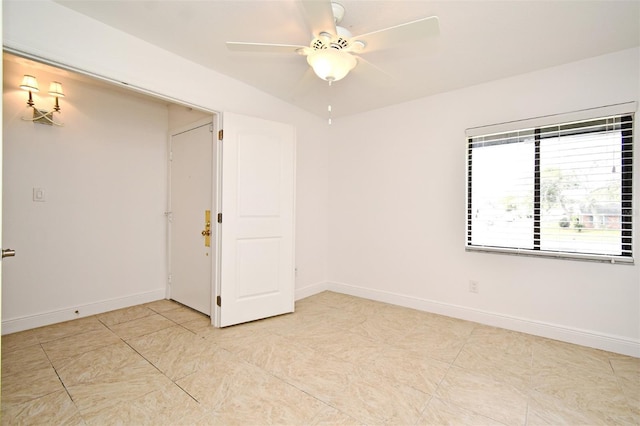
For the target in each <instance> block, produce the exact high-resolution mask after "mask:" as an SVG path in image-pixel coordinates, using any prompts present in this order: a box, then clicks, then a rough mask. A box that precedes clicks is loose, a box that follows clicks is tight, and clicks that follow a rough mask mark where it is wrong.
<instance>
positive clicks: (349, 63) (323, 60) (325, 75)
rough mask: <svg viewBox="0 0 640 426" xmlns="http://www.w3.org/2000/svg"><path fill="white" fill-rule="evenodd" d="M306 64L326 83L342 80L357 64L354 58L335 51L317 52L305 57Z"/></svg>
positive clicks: (345, 53)
mask: <svg viewBox="0 0 640 426" xmlns="http://www.w3.org/2000/svg"><path fill="white" fill-rule="evenodd" d="M307 62H308V63H309V65H311V68H313V71H314V72H315V73H316V75H317V76H318V77H320V78H321V79H323V80H326V81H338V80H342V79H343V78H345V77H346V76H347V74H349V71H351V70H352V69H353V68H354V67H355V66H356V64H357V61H356V58H355V57H354V56H352V55H351V54H349V53H347V52H342V51H340V50H336V49H322V50H317V51H315V52H313V53H312V54H311V55H309V56H307Z"/></svg>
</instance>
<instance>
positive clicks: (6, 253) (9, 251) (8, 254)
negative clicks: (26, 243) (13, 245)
mask: <svg viewBox="0 0 640 426" xmlns="http://www.w3.org/2000/svg"><path fill="white" fill-rule="evenodd" d="M15 255H16V251H15V250H12V249H2V258H3V259H4V258H5V257H13V256H15Z"/></svg>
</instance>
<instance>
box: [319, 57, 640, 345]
mask: <svg viewBox="0 0 640 426" xmlns="http://www.w3.org/2000/svg"><path fill="white" fill-rule="evenodd" d="M469 72H473V71H472V70H470V71H469ZM639 76H640V70H639V55H638V49H632V50H627V51H622V52H619V53H615V54H611V55H607V56H603V57H598V58H593V59H590V60H586V61H582V62H577V63H571V64H567V65H564V66H560V67H557V68H552V69H547V70H543V71H539V72H535V73H531V74H526V75H522V76H518V77H514V78H509V79H504V80H500V81H495V82H492V83H488V84H483V85H479V86H474V87H470V88H467V89H463V90H458V91H455V92H449V93H445V94H441V95H437V96H432V97H429V98H424V99H421V100H417V101H415V102H410V103H406V104H402V105H398V106H394V107H389V108H385V109H381V110H377V111H372V112H369V113H365V114H360V115H357V116H352V117H350V118H346V119H342V120H337V122H336V123H335V125H334V126H333V134H332V137H333V138H332V139H333V140H332V142H331V148H330V166H329V194H330V196H329V207H330V208H329V211H330V220H329V230H330V235H329V253H330V255H329V281H330V285H329V288H333V289H335V290H338V291H344V292H348V293H352V294H356V295H361V296H365V297H371V298H374V299H379V300H385V301H390V302H394V303H399V304H403V305H406V306H413V307H417V308H421V309H426V310H431V311H435V312H440V313H444V314H447V315H452V316H457V317H462V318H467V319H471V320H475V321H480V322H484V323H488V324H494V325H499V326H503V327H506V328H512V329H518V330H522V331H527V332H530V333H535V334H542V335H546V336H549V337H554V338H561V339H565V340H569V341H574V342H577V343H581V344H585V345H592V346H597V347H604V348H607V349H610V350H616V351H622V352H625V353H634V354H635V355H636V356H640V344H639V342H640V339H639V338H640V265H639V263H640V262H638V261H636V265H635V266H629V265H611V264H602V263H591V262H583V261H567V260H554V259H542V258H531V257H516V256H507V255H500V254H483V253H471V252H469V253H467V252H465V250H464V242H465V166H466V162H465V160H466V157H465V143H466V140H465V132H464V131H465V128H469V127H475V126H480V125H487V124H494V123H500V122H507V121H511V120H518V119H525V118H531V117H536V116H541V115H547V114H555V113H563V112H570V111H575V110H579V109H584V108H593V107H597V106H603V105H609V104H614V103H620V102H626V101H633V100H638V98H639V96H638V94H639V90H640V89H639ZM637 128H638V126H637V125H636V129H637ZM636 143H637V141H636ZM638 157H639V156H637V155H636V160H635V170H636V173H635V181H634V187H635V188H640V179H639V178H640V173H638V170H640V161H638ZM639 198H640V197H636V200H635V210H634V221H635V224H636V232H635V244H634V248H635V253H636V258H640V244H638V239H639V235H640V233H639V232H638V228H640V218H639V214H638V199H639ZM469 280H476V281H478V282H479V290H480V291H479V294H472V293H469V291H468V286H469Z"/></svg>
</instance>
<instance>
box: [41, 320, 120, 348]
mask: <svg viewBox="0 0 640 426" xmlns="http://www.w3.org/2000/svg"><path fill="white" fill-rule="evenodd" d="M94 316H95V315H94ZM87 318H91V317H87ZM78 319H80V318H78ZM71 321H76V320H71ZM97 321H98V322H99V324H100V326H101V327H104V328H105V329H107V330H109V331H111V330H110V329H109V328H108V327H107V326H105V325H104V324H103V323H102V322H101V321H100V320H97ZM52 325H56V324H52ZM47 327H50V326H47ZM99 330H102V328H97V329H94V330H87V331H82V332H80V333H78V332H74V333H69V334H65V335H62V336H58V337H56V338H54V339H51V340H45V339H41V338H40V337H38V343H39V344H41V345H42V344H48V343H53V342H57V341H59V340H63V339H68V338H70V337H76V336H81V335H83V334H87V333H94V332H96V331H99Z"/></svg>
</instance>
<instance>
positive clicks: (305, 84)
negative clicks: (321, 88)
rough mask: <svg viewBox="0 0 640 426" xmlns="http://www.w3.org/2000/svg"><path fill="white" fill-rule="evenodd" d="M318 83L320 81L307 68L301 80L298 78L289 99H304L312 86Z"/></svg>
mask: <svg viewBox="0 0 640 426" xmlns="http://www.w3.org/2000/svg"><path fill="white" fill-rule="evenodd" d="M319 81H321V80H320V79H319V78H318V77H317V76H316V74H315V73H314V72H313V70H312V69H311V68H307V71H305V73H304V75H303V76H302V78H300V80H298V82H297V83H296V85H295V86H294V88H293V90H292V93H291V97H292V98H293V99H295V100H299V99H304V98H305V97H306V96H307V95H308V93H309V91H310V90H311V88H312V87H313V86H314V85H317V84H318V82H319Z"/></svg>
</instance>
